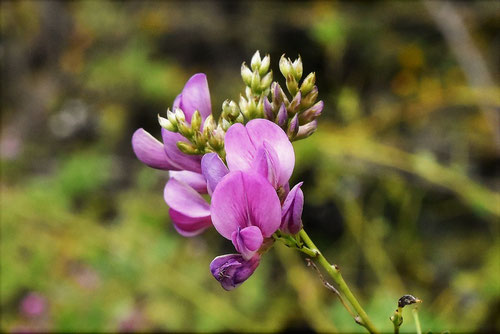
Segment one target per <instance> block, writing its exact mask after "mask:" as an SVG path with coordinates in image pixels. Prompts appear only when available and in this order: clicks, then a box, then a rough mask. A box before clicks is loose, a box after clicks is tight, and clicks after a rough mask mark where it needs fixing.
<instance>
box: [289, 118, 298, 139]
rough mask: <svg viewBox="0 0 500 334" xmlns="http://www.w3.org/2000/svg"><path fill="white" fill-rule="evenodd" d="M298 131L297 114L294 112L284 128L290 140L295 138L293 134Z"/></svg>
mask: <svg viewBox="0 0 500 334" xmlns="http://www.w3.org/2000/svg"><path fill="white" fill-rule="evenodd" d="M298 132H299V118H298V114H295V116H293V118H292V120H291V121H290V124H288V129H287V130H286V134H287V136H288V139H289V140H290V141H293V140H294V139H295V136H297V133H298Z"/></svg>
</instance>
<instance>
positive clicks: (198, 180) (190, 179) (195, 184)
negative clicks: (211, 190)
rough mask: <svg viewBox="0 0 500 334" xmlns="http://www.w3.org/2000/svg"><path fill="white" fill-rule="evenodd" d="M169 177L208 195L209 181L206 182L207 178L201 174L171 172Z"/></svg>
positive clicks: (185, 171) (184, 171)
mask: <svg viewBox="0 0 500 334" xmlns="http://www.w3.org/2000/svg"><path fill="white" fill-rule="evenodd" d="M169 175H170V178H174V179H177V180H179V181H181V182H184V183H186V184H187V185H189V186H190V187H191V188H193V189H194V190H196V191H197V192H198V193H200V194H206V193H207V181H206V180H205V177H204V176H203V175H201V174H199V173H194V172H190V171H187V170H183V171H170V172H169Z"/></svg>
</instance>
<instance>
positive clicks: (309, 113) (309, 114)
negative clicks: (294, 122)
mask: <svg viewBox="0 0 500 334" xmlns="http://www.w3.org/2000/svg"><path fill="white" fill-rule="evenodd" d="M323 107H324V103H323V101H319V102H317V103H316V104H314V105H313V106H312V107H311V108H309V109H307V110H306V111H304V112H302V113H300V117H299V121H300V124H306V123H309V122H311V121H312V120H315V119H316V118H318V117H319V116H320V115H321V112H322V111H323Z"/></svg>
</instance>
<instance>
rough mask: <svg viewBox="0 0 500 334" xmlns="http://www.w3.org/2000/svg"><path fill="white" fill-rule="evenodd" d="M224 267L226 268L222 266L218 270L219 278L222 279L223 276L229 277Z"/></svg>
mask: <svg viewBox="0 0 500 334" xmlns="http://www.w3.org/2000/svg"><path fill="white" fill-rule="evenodd" d="M226 269H227V268H222V269H221V270H220V271H219V278H220V279H223V278H224V277H225V278H231V276H229V275H227V274H226Z"/></svg>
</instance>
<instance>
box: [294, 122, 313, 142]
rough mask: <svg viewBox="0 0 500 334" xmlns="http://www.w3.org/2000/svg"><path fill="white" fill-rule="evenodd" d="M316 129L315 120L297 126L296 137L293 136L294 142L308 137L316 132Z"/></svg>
mask: <svg viewBox="0 0 500 334" xmlns="http://www.w3.org/2000/svg"><path fill="white" fill-rule="evenodd" d="M317 128H318V121H316V120H314V121H312V122H309V123H307V124H304V125H301V126H299V131H298V132H297V136H295V140H300V139H304V138H307V137H309V136H310V135H312V134H313V133H314V132H315V131H316V129H317Z"/></svg>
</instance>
